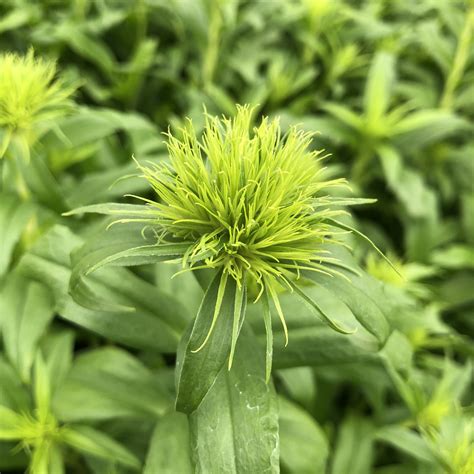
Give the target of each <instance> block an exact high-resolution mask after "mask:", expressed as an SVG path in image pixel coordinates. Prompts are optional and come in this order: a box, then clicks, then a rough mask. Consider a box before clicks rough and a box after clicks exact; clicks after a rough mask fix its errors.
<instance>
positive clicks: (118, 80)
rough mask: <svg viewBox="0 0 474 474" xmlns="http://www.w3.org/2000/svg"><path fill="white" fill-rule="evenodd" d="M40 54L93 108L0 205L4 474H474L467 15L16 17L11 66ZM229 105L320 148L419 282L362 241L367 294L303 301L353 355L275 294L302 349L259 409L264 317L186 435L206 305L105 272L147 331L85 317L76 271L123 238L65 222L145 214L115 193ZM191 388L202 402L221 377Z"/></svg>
mask: <svg viewBox="0 0 474 474" xmlns="http://www.w3.org/2000/svg"><path fill="white" fill-rule="evenodd" d="M31 46H32V47H33V48H34V50H35V54H36V56H40V57H45V58H56V59H57V61H58V68H59V70H60V73H61V75H62V76H64V77H65V80H67V81H68V82H69V81H70V83H78V84H79V85H80V87H79V89H78V91H77V92H76V94H75V101H76V103H77V106H76V107H75V109H74V110H73V111H71V112H70V113H69V114H68V115H67V116H65V117H62V118H57V119H55V121H54V123H53V124H51V126H50V127H49V128H48V129H47V130H43V131H42V134H41V136H40V137H39V139H38V141H37V142H36V143H35V144H34V146H32V148H31V150H30V152H31V160H30V163H29V165H28V166H26V167H25V169H23V170H22V175H23V176H24V179H25V186H26V188H27V189H28V196H27V198H26V199H25V196H24V193H22V192H21V189H19V188H18V185H17V184H16V183H14V182H11V181H10V180H8V179H5V180H4V182H3V185H2V188H1V194H0V282H1V283H0V336H1V338H0V341H1V342H0V439H1V440H2V441H0V470H1V471H2V472H12V473H14V472H25V470H26V469H27V468H28V467H27V466H29V468H30V469H31V470H32V471H33V472H35V473H36V474H46V473H53V474H56V473H61V472H67V473H69V472H70V473H73V474H74V473H85V472H87V473H97V474H103V473H128V472H145V473H146V474H161V473H164V474H168V473H169V474H185V473H188V472H202V473H206V474H207V473H212V474H213V473H216V474H217V473H227V472H229V473H249V474H259V473H264V472H272V473H273V472H279V470H281V472H284V473H291V474H305V473H308V474H309V473H315V474H316V473H325V472H327V473H330V474H365V473H376V474H412V473H423V474H433V473H443V472H449V473H459V474H470V473H472V472H474V454H473V453H474V421H473V405H472V403H473V395H474V393H473V385H472V365H471V361H472V358H473V357H474V345H473V339H474V293H473V288H474V125H473V119H474V3H473V2H472V0H466V1H464V0H419V1H412V0H293V1H290V0H271V1H263V0H262V1H240V2H239V1H237V0H167V1H164V0H133V1H126V0H123V1H121V0H64V1H61V0H42V1H29V0H5V1H3V2H1V5H0V48H1V50H2V52H11V51H15V52H20V53H26V52H27V51H28V49H29V48H30V47H31ZM1 81H2V78H1V77H0V85H1V83H2V82H1ZM237 103H239V104H246V103H249V104H256V105H257V110H258V114H263V115H269V116H280V117H281V123H282V126H283V128H287V127H288V126H290V125H293V124H296V123H300V124H301V125H302V127H303V128H304V129H305V130H308V131H318V132H320V134H319V135H317V137H316V139H315V146H316V147H317V148H324V149H325V150H326V151H327V152H328V153H330V154H331V155H332V157H331V158H329V159H328V161H327V163H328V168H327V170H326V175H327V176H328V177H339V176H347V177H349V178H350V184H351V187H352V188H353V190H354V194H355V195H356V196H364V197H373V198H377V200H378V201H377V203H376V204H374V205H370V206H361V207H358V208H357V209H356V211H354V218H353V220H355V221H356V223H357V225H358V228H359V229H361V230H363V231H364V232H365V233H366V234H367V235H368V236H369V237H370V238H371V239H373V240H374V241H375V243H376V244H377V245H378V246H379V247H380V248H382V249H383V251H384V252H385V253H386V254H387V255H388V256H389V257H390V259H391V260H392V261H393V262H394V263H395V265H396V266H397V268H398V270H399V272H400V273H401V274H402V275H403V277H404V278H400V277H399V276H397V274H396V273H395V272H393V270H392V269H391V268H390V267H389V266H388V264H387V263H386V262H385V261H384V260H382V259H381V258H380V257H379V256H378V255H377V254H376V253H374V252H373V250H372V249H371V247H370V246H368V245H365V244H364V243H362V244H361V243H360V241H355V240H354V238H353V237H351V236H349V237H348V243H349V244H351V246H352V247H353V248H354V252H353V256H350V255H346V256H344V258H347V259H350V260H352V261H353V264H354V265H358V266H359V267H360V268H361V269H363V270H365V272H364V273H363V274H362V276H361V277H357V278H354V279H353V284H352V285H351V287H350V289H347V288H342V287H339V286H338V285H339V282H337V281H334V282H333V281H327V280H324V279H322V280H321V281H319V283H320V285H318V286H314V287H313V286H310V287H308V289H307V291H308V293H310V294H311V296H312V298H313V299H314V300H316V301H318V303H319V304H320V305H321V306H322V307H323V308H324V310H325V311H326V312H327V313H328V314H330V315H331V316H332V317H334V319H335V320H338V321H343V322H344V323H347V325H348V326H349V327H353V326H355V327H357V329H358V330H357V332H356V333H355V334H353V335H341V334H337V333H334V332H333V331H331V330H330V329H329V328H328V327H327V326H325V325H323V324H322V323H320V322H319V321H318V320H317V319H316V318H315V317H314V314H313V313H312V310H311V309H310V308H309V307H306V306H305V305H304V304H302V303H301V302H300V301H298V300H297V299H296V298H295V296H294V295H292V294H283V295H282V296H281V299H282V302H283V306H284V310H285V315H287V319H288V326H289V329H290V342H289V345H288V347H286V348H284V347H283V346H284V344H283V341H284V339H283V334H282V331H281V330H280V329H278V331H277V330H275V346H274V354H273V367H274V372H273V382H272V383H271V384H269V385H266V384H265V382H264V376H263V375H262V374H263V373H264V371H265V350H264V343H265V328H264V327H263V324H262V322H261V317H260V314H259V313H260V312H261V308H260V307H258V306H257V307H254V308H252V307H250V306H249V312H250V314H249V316H248V320H249V321H250V323H251V324H250V326H251V328H252V330H251V331H250V330H249V332H248V334H247V333H246V334H244V335H243V337H242V342H239V345H238V347H237V352H236V356H235V360H234V366H233V368H232V370H231V371H230V372H227V370H226V369H224V370H221V371H220V372H219V373H218V374H217V373H216V374H214V376H213V377H211V378H212V382H214V381H215V383H214V385H213V387H212V389H211V390H210V391H209V393H207V395H206V397H205V398H204V401H203V402H202V403H201V404H200V405H199V408H198V409H197V410H195V411H193V413H192V414H190V415H189V416H186V415H184V414H183V413H178V412H176V411H175V397H176V389H175V382H174V377H175V374H174V372H175V362H176V352H177V351H178V343H179V341H180V339H181V338H182V336H183V334H185V331H186V328H187V327H188V325H189V323H190V322H191V321H192V320H193V319H194V317H195V314H196V312H197V310H198V307H199V304H200V301H201V299H202V296H203V291H202V289H201V286H200V284H199V283H198V281H197V280H196V278H194V276H193V275H190V274H185V275H183V276H180V277H177V278H176V279H173V280H171V279H170V277H171V275H173V274H174V273H175V271H176V267H175V266H174V265H170V264H166V265H165V264H158V265H143V266H138V267H134V268H133V269H128V268H117V267H114V268H106V269H102V270H100V271H99V272H97V274H96V275H94V277H93V278H91V282H90V284H91V286H92V287H93V288H94V289H95V290H96V291H97V292H98V293H99V294H101V295H103V296H104V297H105V299H106V300H109V301H113V302H116V303H119V304H120V305H122V308H124V307H133V308H135V311H134V312H127V311H126V310H125V309H122V310H119V309H117V308H115V309H114V310H113V311H101V310H98V309H97V310H94V309H87V308H84V307H82V306H80V305H78V304H77V303H76V302H75V301H74V300H73V299H72V298H71V296H70V295H69V293H68V282H69V277H70V274H71V269H72V267H73V265H74V262H75V259H78V258H79V257H80V251H79V252H78V251H77V250H76V249H77V248H79V247H80V246H81V244H82V243H83V242H88V244H87V245H90V246H91V247H89V248H92V249H93V250H95V251H96V250H97V248H98V247H97V246H96V247H94V238H95V236H96V235H97V233H98V232H102V229H103V228H104V226H105V225H106V224H107V223H108V222H110V221H107V220H105V221H104V219H101V218H98V217H94V216H92V217H91V216H88V215H87V216H84V217H83V218H76V217H64V216H62V213H63V212H65V211H68V210H70V209H73V208H76V207H79V206H84V205H89V204H96V203H102V202H107V201H117V200H120V199H122V200H124V202H131V201H130V199H127V198H125V199H124V198H123V195H124V194H127V193H128V194H139V195H146V193H148V192H149V190H148V187H147V183H146V182H145V181H144V180H142V179H138V178H136V177H134V176H132V177H129V178H128V179H121V178H123V177H125V176H129V175H133V174H134V173H135V172H136V166H135V164H134V163H133V161H132V160H131V156H132V155H133V156H134V157H135V158H136V159H137V160H138V161H139V162H140V163H142V162H143V163H144V162H146V161H147V160H148V161H152V162H159V161H162V160H166V149H165V146H164V144H163V137H162V136H161V135H160V132H162V131H166V130H167V128H168V126H170V127H172V128H173V129H176V127H178V126H180V125H182V124H183V123H184V119H185V117H190V118H192V119H193V122H194V124H195V126H196V128H197V129H202V126H203V125H204V122H203V114H202V111H203V105H204V106H205V107H206V108H207V111H208V112H209V113H211V114H222V113H224V114H226V115H233V114H234V113H235V110H236V109H235V107H236V106H235V104H237ZM258 114H257V115H258ZM0 133H1V134H2V135H3V134H4V133H5V131H4V130H3V129H2V131H1V132H0ZM5 162H6V159H5V160H1V161H0V166H3V167H5V165H4V163H5ZM2 172H3V173H4V176H6V174H5V173H6V171H5V170H2ZM32 222H33V224H34V225H32ZM117 227H119V226H115V227H112V228H111V231H110V234H109V235H110V241H109V243H110V245H112V244H113V245H116V246H117V248H121V247H120V246H124V248H126V247H127V245H129V244H130V242H132V241H133V235H132V234H131V233H130V235H129V234H125V233H124V231H123V230H121V229H118V228H117ZM318 278H319V277H318ZM328 290H329V291H332V292H333V293H336V294H337V295H338V298H334V297H333V296H331V293H330V292H329V291H328ZM208 305H209V304H208ZM204 310H206V306H205V304H204ZM274 316H275V320H277V316H276V315H274ZM250 326H249V327H250ZM275 327H277V326H276V325H275ZM206 367H208V366H206ZM206 370H207V369H206ZM188 372H189V371H188ZM188 372H187V374H188V375H187V377H189V380H188V381H187V383H188V385H187V386H188V387H189V386H193V385H194V386H196V387H198V388H197V389H196V390H198V389H199V384H200V383H203V382H202V380H203V378H205V377H206V372H196V373H194V372H192V373H191V374H189V373H188ZM216 377H217V378H216ZM180 396H182V395H180ZM179 400H181V398H178V401H179ZM181 402H182V403H184V402H183V401H182V400H181ZM179 406H180V405H179V403H178V408H179ZM182 411H186V410H182ZM18 426H20V427H21V429H20V431H19V432H18V433H19V434H18V436H16V437H15V436H13V435H12V434H11V433H12V429H13V428H12V427H18ZM15 429H16V428H15ZM8 433H10V434H8ZM21 448H25V449H21Z"/></svg>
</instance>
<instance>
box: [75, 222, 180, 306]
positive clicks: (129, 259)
mask: <svg viewBox="0 0 474 474" xmlns="http://www.w3.org/2000/svg"><path fill="white" fill-rule="evenodd" d="M141 228H142V226H141V225H137V226H131V225H128V226H126V227H120V228H111V229H109V230H108V231H107V232H100V233H99V234H98V235H97V236H95V237H93V238H90V239H89V240H88V241H86V243H85V244H84V245H83V246H82V247H81V248H79V249H78V250H76V251H75V252H73V254H72V263H73V269H72V273H71V279H70V282H69V292H70V294H71V296H72V297H73V299H74V300H75V301H76V303H78V304H80V305H82V306H84V307H85V308H88V309H93V310H98V311H112V312H113V311H134V308H133V307H127V306H124V305H120V304H116V303H113V302H109V301H106V300H104V299H103V298H100V297H99V296H98V295H97V294H95V292H94V291H93V290H92V289H91V287H90V285H89V284H88V283H87V282H85V281H84V279H85V277H86V276H87V275H89V274H91V273H93V272H95V271H96V270H98V269H99V268H101V267H103V266H106V265H111V264H113V265H117V266H129V265H143V264H147V263H157V262H160V261H166V260H173V259H175V258H177V257H180V256H183V255H184V254H185V252H186V250H187V249H188V248H189V245H188V244H185V243H184V244H181V243H180V244H161V245H157V243H156V241H155V242H153V243H150V241H148V244H147V241H146V240H145V238H144V237H143V235H142V232H141V230H142V229H141ZM144 244H147V245H144Z"/></svg>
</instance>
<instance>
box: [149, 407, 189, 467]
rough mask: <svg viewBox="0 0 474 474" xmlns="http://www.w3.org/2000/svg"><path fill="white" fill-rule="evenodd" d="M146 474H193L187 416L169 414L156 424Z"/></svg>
mask: <svg viewBox="0 0 474 474" xmlns="http://www.w3.org/2000/svg"><path fill="white" fill-rule="evenodd" d="M143 472H144V474H156V473H158V472H159V473H160V474H176V473H178V472H179V474H192V473H193V472H194V470H193V468H192V465H191V452H190V445H189V426H188V420H187V417H186V415H183V414H182V413H168V414H167V415H165V416H164V417H162V418H161V419H160V420H159V421H158V423H157V424H156V428H155V431H154V432H153V436H152V438H151V441H150V447H149V450H148V456H147V459H146V463H145V469H144V471H143Z"/></svg>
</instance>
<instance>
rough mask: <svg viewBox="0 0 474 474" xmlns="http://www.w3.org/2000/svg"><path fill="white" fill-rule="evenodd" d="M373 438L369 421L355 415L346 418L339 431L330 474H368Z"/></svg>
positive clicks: (370, 465) (370, 466)
mask: <svg viewBox="0 0 474 474" xmlns="http://www.w3.org/2000/svg"><path fill="white" fill-rule="evenodd" d="M373 437H374V428H373V427H372V424H371V422H370V420H368V419H365V418H362V417H360V416H356V415H351V416H349V417H347V418H346V419H345V420H344V421H343V423H342V425H341V427H340V429H339V434H338V437H337V443H336V449H335V452H334V458H333V463H332V469H331V473H332V474H340V473H342V472H350V473H351V474H370V473H371V472H372V471H371V468H372V459H373V439H374V438H373Z"/></svg>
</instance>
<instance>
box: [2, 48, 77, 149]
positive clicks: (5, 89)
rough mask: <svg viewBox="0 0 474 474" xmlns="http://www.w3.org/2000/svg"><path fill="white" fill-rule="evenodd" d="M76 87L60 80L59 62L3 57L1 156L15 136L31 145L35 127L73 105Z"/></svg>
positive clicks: (22, 57)
mask: <svg viewBox="0 0 474 474" xmlns="http://www.w3.org/2000/svg"><path fill="white" fill-rule="evenodd" d="M74 89H75V87H73V86H67V85H66V84H65V83H64V81H62V80H61V79H56V63H55V62H54V61H50V60H43V59H40V58H35V57H34V52H33V50H30V51H29V52H28V53H27V54H26V55H25V56H21V55H18V54H14V53H6V54H2V55H1V56H0V128H1V129H2V131H3V140H2V141H1V143H0V158H2V157H3V155H4V154H5V152H6V150H7V148H8V146H9V144H10V142H11V140H12V139H15V138H19V139H20V140H23V141H25V142H26V144H28V145H31V143H32V142H33V141H34V139H35V138H36V135H37V134H38V133H39V131H38V130H34V128H35V127H36V126H37V125H39V124H41V123H44V122H46V121H48V120H51V119H53V118H56V117H58V116H60V115H62V114H63V113H65V111H66V110H68V109H69V108H70V106H71V105H72V102H71V100H70V96H71V94H72V93H73V92H74Z"/></svg>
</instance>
